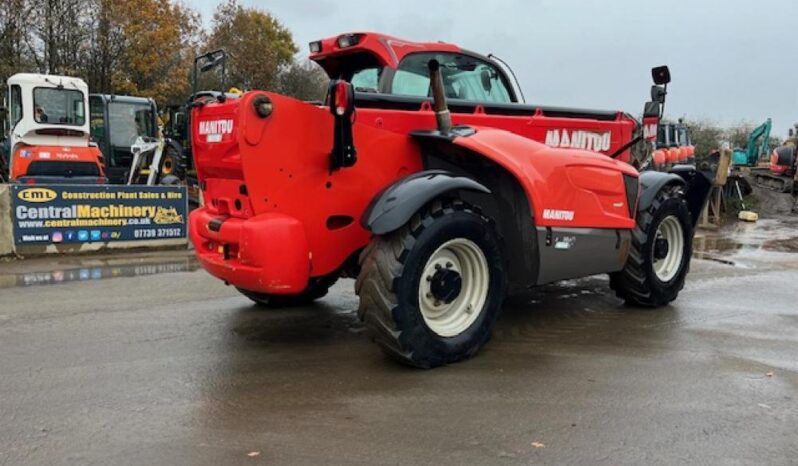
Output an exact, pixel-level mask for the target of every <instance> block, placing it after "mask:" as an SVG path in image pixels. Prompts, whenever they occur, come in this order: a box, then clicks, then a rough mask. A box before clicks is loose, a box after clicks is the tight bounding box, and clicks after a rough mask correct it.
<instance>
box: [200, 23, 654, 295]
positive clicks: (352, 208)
mask: <svg viewBox="0 0 798 466" xmlns="http://www.w3.org/2000/svg"><path fill="white" fill-rule="evenodd" d="M335 47H336V44H335V39H328V40H325V41H323V42H322V52H321V54H316V55H314V56H312V57H311V58H313V59H315V60H317V61H324V60H327V62H326V65H327V66H326V67H327V68H328V72H329V67H331V66H333V65H331V63H332V62H331V61H330V60H331V59H332V58H330V57H335V56H336V55H335V54H336V52H340V51H337V50H336V48H335ZM359 49H363V50H370V51H373V52H374V54H375V56H376V57H378V59H379V60H382V61H384V63H385V64H386V66H396V63H398V61H399V60H401V57H402V56H403V55H405V54H408V53H411V52H414V51H429V50H441V51H457V50H459V49H458V48H457V47H455V46H453V45H449V44H440V43H434V44H417V43H409V42H406V41H400V40H398V39H395V38H390V37H388V36H381V35H369V34H366V35H364V37H363V38H362V39H361V41H360V42H359V44H358V46H357V47H354V48H352V49H350V51H355V50H359ZM389 49H390V50H389ZM325 54H327V55H325ZM262 95H266V96H268V98H269V99H271V102H272V107H273V111H272V113H271V114H270V115H269V116H268V117H266V118H261V117H259V116H258V115H257V113H256V111H255V107H254V105H253V100H254V99H255V98H256V97H258V96H262ZM577 113H578V112H577ZM560 115H562V116H560ZM614 115H615V116H614V117H613V118H612V119H609V120H608V119H604V120H599V119H591V118H589V117H588V116H585V117H584V118H580V117H578V115H577V117H575V116H574V114H572V113H568V112H567V111H566V110H562V111H561V112H560V113H559V114H558V113H557V112H555V111H552V110H549V111H547V110H546V109H543V108H540V109H538V110H536V111H533V112H531V113H529V114H526V113H525V112H521V114H516V115H496V114H490V113H488V112H486V111H485V108H484V107H482V106H481V105H477V106H476V107H475V109H474V110H473V111H470V112H467V113H462V112H457V111H454V110H453V112H452V119H453V121H454V123H455V124H467V125H469V126H471V127H473V128H474V129H475V130H476V133H475V134H473V135H471V136H467V137H455V138H454V139H453V140H452V141H451V142H452V144H454V145H456V146H459V147H460V148H462V149H463V150H466V151H469V152H472V153H475V154H478V155H479V156H481V157H485V158H486V159H488V160H490V161H491V162H492V163H494V164H497V165H499V166H500V167H502V168H503V169H505V170H506V171H507V172H509V173H510V174H511V175H512V176H513V177H514V178H515V179H516V180H517V181H518V183H519V184H520V186H521V187H522V188H523V190H524V193H525V194H526V195H527V197H528V200H529V203H530V205H531V206H532V210H533V212H532V217H533V219H534V223H535V225H536V226H538V227H545V226H552V227H557V226H560V227H568V228H580V227H583V228H602V229H627V230H629V229H632V228H634V226H635V219H634V214H633V213H631V214H630V212H634V211H635V210H634V208H631V209H630V206H628V205H627V193H626V190H625V188H624V180H623V178H624V175H626V176H627V177H633V178H636V177H637V172H636V170H634V169H633V168H632V167H631V166H630V165H628V164H626V163H623V162H621V161H618V160H613V159H610V158H609V157H606V156H604V155H600V154H598V153H596V152H591V151H587V150H581V149H562V148H553V147H549V146H547V145H544V144H542V142H543V141H545V140H546V138H547V137H548V138H550V140H551V138H553V137H554V136H551V135H552V134H553V133H552V132H550V131H555V130H556V131H558V132H559V137H560V141H561V142H562V138H563V134H566V133H565V132H568V139H569V140H572V136H573V133H574V132H575V131H577V132H578V133H576V134H577V137H578V138H581V139H579V141H586V140H588V139H589V140H590V142H585V143H584V144H590V145H591V147H592V145H593V144H597V143H602V144H604V143H608V144H609V147H604V146H602V147H600V148H602V149H606V150H604V152H612V151H614V150H616V149H617V148H619V147H621V146H622V145H623V144H625V143H627V142H628V141H629V140H630V139H631V138H632V132H633V131H634V129H635V127H636V125H637V123H636V122H635V120H634V119H632V118H631V117H629V116H628V115H626V114H624V113H623V112H615V113H614ZM333 121H334V120H333V117H332V115H331V114H330V112H329V109H328V108H327V107H320V106H316V105H312V104H309V103H304V102H300V101H298V100H295V99H292V98H288V97H285V96H281V95H278V94H273V93H268V92H261V91H251V92H247V93H245V94H244V95H243V96H242V97H241V98H240V99H228V100H226V101H224V102H213V103H208V104H206V105H204V106H202V107H200V108H197V109H195V110H194V112H193V115H192V135H193V150H194V156H195V160H196V167H197V174H198V177H199V180H200V186H201V187H202V189H203V196H204V207H202V208H200V209H197V210H195V211H194V212H192V214H191V218H190V221H191V225H190V232H191V233H190V234H191V239H192V241H193V243H194V245H195V247H196V250H197V255H198V257H199V260H200V262H201V263H202V265H203V266H204V267H205V268H206V269H207V270H208V271H209V272H210V273H211V274H213V275H215V276H217V277H219V278H220V279H222V280H225V281H226V282H228V283H230V284H233V285H235V286H237V287H240V288H243V289H247V290H251V291H257V292H262V293H269V294H294V293H298V292H301V291H302V290H303V289H304V288H305V286H306V285H307V282H308V279H309V278H310V277H318V276H323V275H327V274H330V273H332V272H335V271H337V270H339V269H340V268H341V267H342V265H343V264H344V263H345V262H346V261H347V260H348V259H350V258H351V257H353V256H354V255H355V254H356V253H357V252H358V251H359V250H360V249H362V248H363V247H364V246H365V245H366V244H367V243H368V241H369V238H370V233H369V232H368V231H367V230H365V229H364V228H363V227H362V226H361V225H360V222H359V220H360V218H361V215H362V214H363V212H364V210H365V209H366V207H367V205H368V204H369V202H371V201H372V199H374V197H375V196H376V195H377V194H379V193H380V192H381V191H382V190H383V189H384V188H386V187H387V186H389V185H390V184H391V183H393V182H394V181H396V180H398V179H400V178H402V177H404V176H406V175H408V174H411V173H414V172H417V171H420V170H422V169H424V164H423V162H422V147H421V145H420V144H419V143H418V142H417V141H416V140H414V139H413V138H411V137H410V136H409V133H410V132H411V131H414V130H419V129H433V128H435V125H436V123H435V116H434V113H433V112H432V109H431V106H430V104H429V103H428V102H423V103H422V104H420V105H419V107H418V108H416V109H402V110H397V109H379V108H362V107H358V109H357V113H356V116H355V124H354V141H355V146H356V148H357V153H358V161H357V163H356V164H355V165H354V166H353V167H351V168H344V169H340V170H336V171H331V170H330V151H331V147H332V145H333ZM602 133H609V136H607V138H608V139H609V141H606V140H604V141H603V140H602V139H601V137H598V136H591V134H602ZM547 134H548V135H549V136H547ZM655 134H656V131H655ZM538 141H540V142H538ZM579 144H582V142H580V143H579ZM628 152H629V151H626V155H625V156H624V158H625V159H627V160H628V157H629V155H628ZM635 201H636V200H635ZM632 207H634V206H632ZM550 212H571V213H572V215H571V216H570V218H566V217H567V216H566V217H562V216H559V215H551V214H550ZM547 213H548V214H547Z"/></svg>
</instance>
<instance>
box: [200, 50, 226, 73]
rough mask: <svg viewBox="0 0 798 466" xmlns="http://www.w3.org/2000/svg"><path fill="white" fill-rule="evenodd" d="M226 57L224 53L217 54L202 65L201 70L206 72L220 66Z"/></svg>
mask: <svg viewBox="0 0 798 466" xmlns="http://www.w3.org/2000/svg"><path fill="white" fill-rule="evenodd" d="M224 59H225V55H224V54H219V55H216V56H214V57H212V58H210V59H209V60H208V62H207V63H205V64H204V65H202V66H201V67H200V72H202V73H205V72H207V71H210V70H212V69H214V68H216V67H217V66H219V65H220V64H221V63H222V62H223V61H224Z"/></svg>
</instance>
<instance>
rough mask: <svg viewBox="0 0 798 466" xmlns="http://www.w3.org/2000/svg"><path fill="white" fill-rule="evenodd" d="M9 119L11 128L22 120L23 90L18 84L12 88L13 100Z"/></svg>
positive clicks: (11, 99)
mask: <svg viewBox="0 0 798 466" xmlns="http://www.w3.org/2000/svg"><path fill="white" fill-rule="evenodd" d="M9 104H10V105H9V118H10V121H11V128H13V127H14V126H16V124H17V123H19V120H21V119H22V88H21V87H19V85H18V84H14V85H13V86H11V98H10V102H9Z"/></svg>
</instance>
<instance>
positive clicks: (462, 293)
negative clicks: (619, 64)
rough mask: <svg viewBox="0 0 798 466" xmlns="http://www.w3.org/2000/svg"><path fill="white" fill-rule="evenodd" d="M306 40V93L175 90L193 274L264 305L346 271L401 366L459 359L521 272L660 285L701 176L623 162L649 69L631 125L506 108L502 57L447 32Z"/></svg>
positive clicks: (485, 330)
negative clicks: (314, 87) (317, 94)
mask: <svg viewBox="0 0 798 466" xmlns="http://www.w3.org/2000/svg"><path fill="white" fill-rule="evenodd" d="M311 50H312V55H311V58H312V59H314V60H315V61H316V62H317V63H319V64H320V65H321V66H322V67H323V68H324V69H325V70H326V71H327V73H328V74H329V76H330V78H331V83H330V88H329V92H328V97H327V103H326V104H325V105H322V106H319V105H314V104H311V103H305V102H301V101H298V100H295V99H292V98H289V97H286V96H283V95H279V94H276V93H272V92H266V91H257V90H256V91H249V92H246V93H244V94H243V95H242V96H240V97H239V98H230V97H228V96H225V95H224V94H220V93H217V94H216V97H213V96H212V94H206V95H205V97H203V98H198V99H196V100H195V101H194V102H193V104H192V107H193V110H192V112H193V113H192V118H191V123H192V138H193V149H194V156H195V159H196V167H197V173H198V177H199V181H200V186H201V188H202V192H203V196H204V206H203V207H201V208H199V209H197V210H195V211H194V212H192V214H191V228H190V231H191V239H192V241H193V243H194V245H195V247H196V253H197V256H198V258H199V261H200V263H201V264H202V265H203V267H204V268H205V269H206V270H207V271H208V272H210V273H211V274H212V275H214V276H216V277H218V278H220V279H221V280H224V281H225V282H227V283H229V284H231V285H233V286H235V287H237V288H238V289H239V290H240V291H241V293H243V294H244V295H246V296H247V297H249V298H251V299H252V300H253V301H255V302H256V303H260V304H264V305H268V306H286V305H294V304H303V303H308V302H310V301H312V300H314V299H316V298H319V297H321V296H323V295H324V294H325V293H326V292H327V289H328V288H329V287H330V286H331V285H332V284H333V283H334V282H335V281H336V280H337V279H338V278H339V277H341V276H350V277H357V281H356V286H355V288H356V292H357V294H358V295H359V297H360V305H359V309H358V315H359V316H360V318H361V319H362V320H363V321H364V322H365V323H366V325H367V327H368V328H369V329H370V331H371V334H372V335H373V337H374V340H375V341H376V342H377V343H378V344H379V345H380V346H381V347H382V348H383V349H384V350H385V351H386V352H387V353H388V354H390V355H391V356H393V357H395V358H397V359H398V360H400V361H402V362H404V363H406V364H410V365H413V366H417V367H435V366H440V365H443V364H448V363H452V362H456V361H460V360H463V359H466V358H468V357H471V356H473V355H474V354H476V353H477V351H478V350H479V349H480V348H481V347H482V346H483V345H484V344H485V343H486V342H487V341H488V339H489V337H490V335H491V331H492V329H493V326H494V324H495V322H496V319H497V318H498V316H499V313H500V311H501V308H502V302H503V300H504V298H505V296H506V295H507V294H508V293H519V292H524V291H525V290H528V289H529V288H531V287H534V286H537V285H542V284H545V283H550V282H554V281H557V280H563V279H569V278H576V277H583V276H587V275H592V274H599V273H608V274H610V277H611V279H610V286H611V287H612V288H613V289H614V290H615V291H616V293H617V294H618V296H620V297H621V298H623V299H624V300H626V301H627V302H629V303H633V304H636V305H642V306H663V305H666V304H668V303H670V302H671V301H673V300H674V299H676V297H677V295H678V293H679V291H680V290H681V288H682V287H683V285H684V281H685V276H686V274H687V272H688V268H689V263H690V256H691V249H692V239H693V228H694V226H695V223H696V220H697V218H698V216H699V212H700V210H701V208H702V206H703V204H704V201H705V200H706V197H707V194H708V191H709V188H710V186H711V182H710V179H709V177H708V175H707V174H705V173H701V172H697V171H696V170H695V167H691V166H676V167H674V168H673V169H672V171H671V172H670V173H664V172H656V171H647V172H644V173H642V174H640V173H638V172H637V170H635V168H634V167H632V166H631V165H630V164H629V163H627V161H630V159H631V154H630V152H631V151H630V148H631V147H632V146H634V145H635V143H637V142H639V141H641V140H642V139H644V138H645V137H646V136H656V123H657V121H658V119H659V117H660V116H661V110H662V105H663V104H664V100H665V94H666V92H665V87H664V86H665V85H666V84H667V82H668V81H669V80H670V76H669V73H668V71H667V68H664V67H663V68H658V69H656V70H655V73H654V78H655V83H656V84H655V86H654V88H653V91H652V96H653V97H654V99H653V100H652V101H651V102H649V103H648V104H647V105H646V112H645V115H646V118H647V119H648V120H647V122H646V127H645V128H644V127H641V125H640V124H638V123H637V122H636V121H635V120H634V119H633V118H631V117H629V116H628V114H626V113H624V112H619V111H591V110H575V109H564V108H551V107H540V106H535V105H526V104H523V103H521V102H519V100H518V98H517V91H516V89H514V87H513V86H512V85H511V80H510V79H509V78H508V75H507V73H506V72H505V69H504V68H502V67H501V66H499V65H498V64H497V63H496V62H493V61H492V60H490V59H488V58H486V57H483V56H481V55H478V54H475V53H473V52H469V51H466V50H462V49H460V48H459V47H457V46H454V45H450V44H444V43H413V42H408V41H404V40H400V39H396V38H392V37H389V36H385V35H381V34H372V33H358V34H344V35H341V36H337V37H333V38H330V39H325V40H322V41H319V42H314V43H312V44H311ZM555 132H556V136H555ZM539 141H540V142H539ZM543 142H549V144H550V145H546V144H543ZM551 146H556V147H551Z"/></svg>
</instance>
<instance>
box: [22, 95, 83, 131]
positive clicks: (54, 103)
mask: <svg viewBox="0 0 798 466" xmlns="http://www.w3.org/2000/svg"><path fill="white" fill-rule="evenodd" d="M33 119H34V120H36V122H37V123H48V124H52V125H73V126H82V125H83V124H84V123H85V122H86V116H85V109H84V107H83V93H82V92H80V91H78V90H76V89H57V88H54V87H37V88H36V89H34V90H33Z"/></svg>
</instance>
